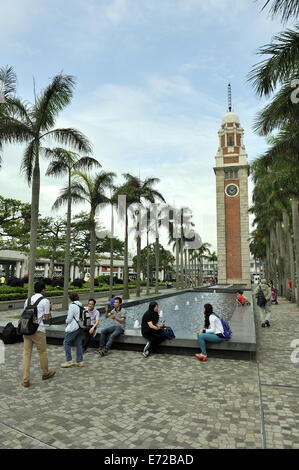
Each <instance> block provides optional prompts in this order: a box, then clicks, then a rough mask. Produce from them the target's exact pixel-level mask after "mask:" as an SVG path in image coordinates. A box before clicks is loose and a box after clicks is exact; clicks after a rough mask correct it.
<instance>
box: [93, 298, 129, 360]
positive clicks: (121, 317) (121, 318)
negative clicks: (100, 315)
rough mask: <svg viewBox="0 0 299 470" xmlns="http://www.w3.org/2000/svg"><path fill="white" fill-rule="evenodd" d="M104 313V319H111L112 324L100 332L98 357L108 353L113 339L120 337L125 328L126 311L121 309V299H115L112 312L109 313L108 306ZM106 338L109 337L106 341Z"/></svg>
mask: <svg viewBox="0 0 299 470" xmlns="http://www.w3.org/2000/svg"><path fill="white" fill-rule="evenodd" d="M105 311H106V313H105V317H106V318H111V320H113V322H114V324H113V325H111V326H107V327H106V328H104V329H103V330H102V331H101V336H100V347H99V350H98V353H99V354H100V356H105V355H106V354H107V353H108V351H109V349H110V348H111V346H112V344H113V341H114V340H115V338H117V336H120V335H122V334H123V333H124V332H125V328H126V311H125V309H124V308H122V299H121V298H120V297H115V299H114V309H113V310H112V312H110V313H109V311H108V305H106V306H105ZM107 336H109V338H108V340H107Z"/></svg>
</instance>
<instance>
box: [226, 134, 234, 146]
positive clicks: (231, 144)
mask: <svg viewBox="0 0 299 470" xmlns="http://www.w3.org/2000/svg"><path fill="white" fill-rule="evenodd" d="M227 145H228V147H233V146H234V138H233V136H232V135H229V136H228V137H227Z"/></svg>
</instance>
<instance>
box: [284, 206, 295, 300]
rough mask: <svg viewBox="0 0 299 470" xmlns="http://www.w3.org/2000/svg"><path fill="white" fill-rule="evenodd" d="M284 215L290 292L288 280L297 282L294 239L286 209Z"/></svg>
mask: <svg viewBox="0 0 299 470" xmlns="http://www.w3.org/2000/svg"><path fill="white" fill-rule="evenodd" d="M282 216H283V226H284V231H285V235H286V241H287V251H288V260H289V263H287V266H288V271H287V278H286V292H288V288H289V286H288V281H290V280H291V281H292V284H294V283H295V276H294V274H295V273H294V246H293V241H292V238H291V234H290V227H289V216H288V213H287V212H286V211H283V213H282ZM292 302H296V296H295V289H292Z"/></svg>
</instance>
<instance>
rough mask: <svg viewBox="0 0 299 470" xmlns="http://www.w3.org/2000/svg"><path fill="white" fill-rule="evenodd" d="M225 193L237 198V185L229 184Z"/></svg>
mask: <svg viewBox="0 0 299 470" xmlns="http://www.w3.org/2000/svg"><path fill="white" fill-rule="evenodd" d="M225 193H226V194H227V195H228V196H229V197H235V196H237V194H239V188H238V186H237V185H236V184H229V185H227V186H226V188H225Z"/></svg>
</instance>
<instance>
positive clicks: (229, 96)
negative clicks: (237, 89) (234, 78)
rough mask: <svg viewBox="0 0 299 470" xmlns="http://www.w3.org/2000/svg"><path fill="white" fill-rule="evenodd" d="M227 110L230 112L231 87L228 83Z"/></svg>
mask: <svg viewBox="0 0 299 470" xmlns="http://www.w3.org/2000/svg"><path fill="white" fill-rule="evenodd" d="M228 112H229V113H231V112H232V87H231V84H230V83H229V84H228Z"/></svg>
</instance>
